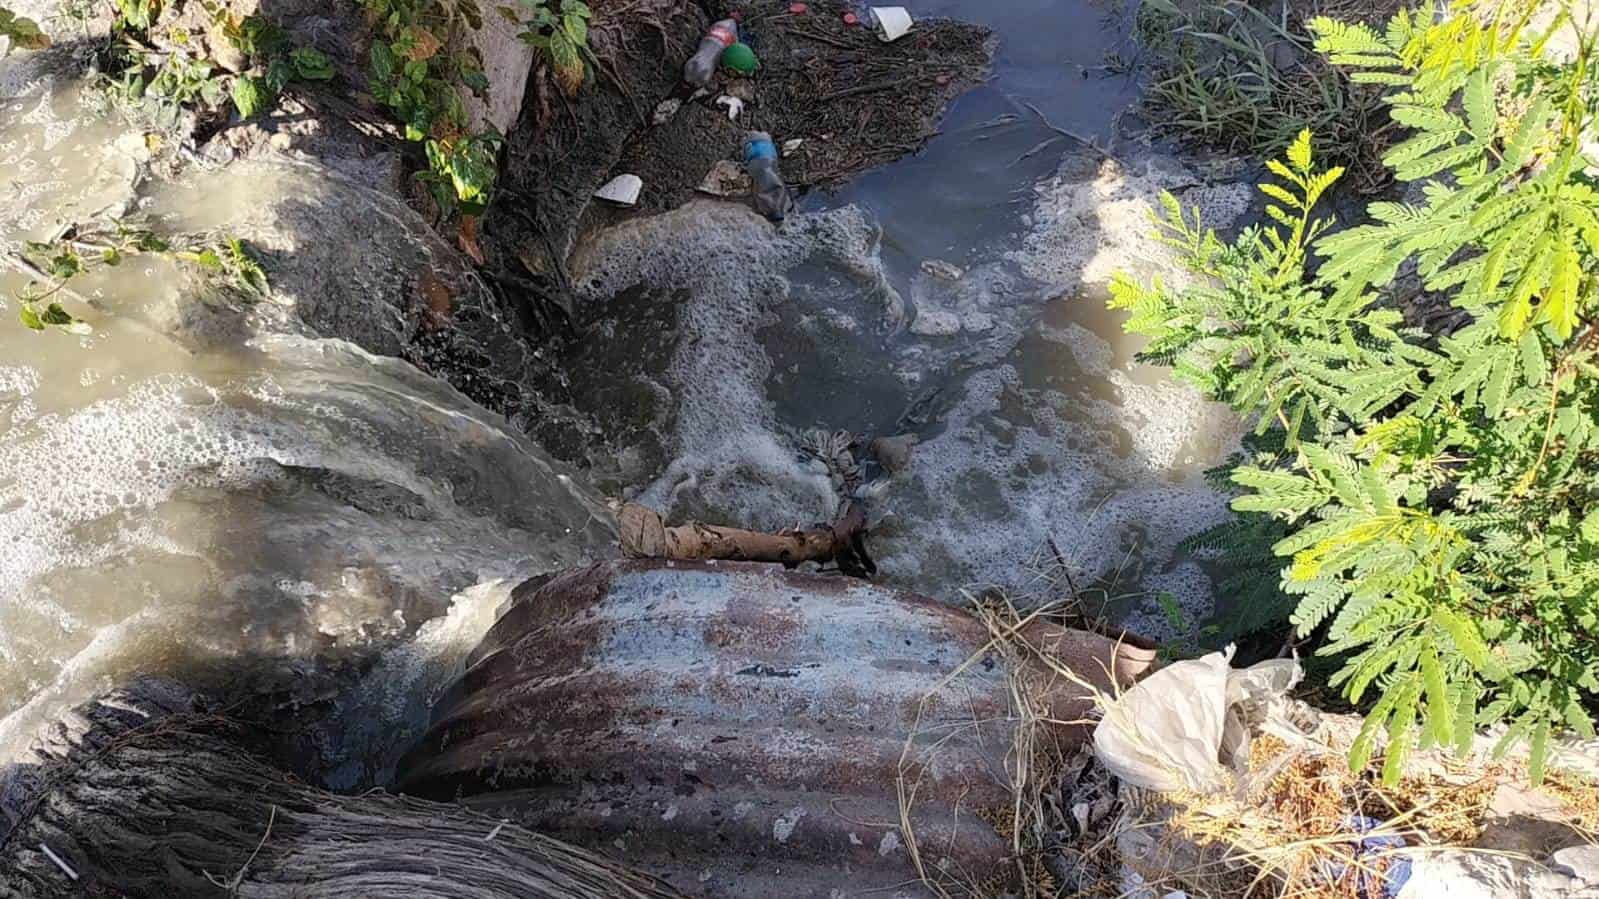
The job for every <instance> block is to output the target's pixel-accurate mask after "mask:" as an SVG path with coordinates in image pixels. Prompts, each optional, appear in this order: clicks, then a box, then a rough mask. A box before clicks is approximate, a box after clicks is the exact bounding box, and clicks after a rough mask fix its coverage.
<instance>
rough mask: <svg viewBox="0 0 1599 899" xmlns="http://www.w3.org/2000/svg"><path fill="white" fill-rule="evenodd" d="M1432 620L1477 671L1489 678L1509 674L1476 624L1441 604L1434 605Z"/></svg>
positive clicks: (1493, 678)
mask: <svg viewBox="0 0 1599 899" xmlns="http://www.w3.org/2000/svg"><path fill="white" fill-rule="evenodd" d="M1432 622H1433V624H1435V625H1437V627H1438V629H1439V630H1441V631H1443V632H1444V633H1445V634H1447V635H1448V636H1449V639H1450V640H1451V641H1452V642H1453V643H1454V646H1455V649H1456V651H1458V652H1459V653H1460V654H1461V655H1462V656H1464V657H1465V659H1466V661H1468V662H1470V663H1471V666H1472V667H1473V668H1475V669H1477V671H1478V672H1479V673H1481V674H1482V675H1484V676H1485V677H1487V678H1488V679H1490V680H1496V681H1497V680H1503V679H1505V678H1506V677H1508V676H1509V674H1510V673H1509V672H1508V671H1506V670H1505V667H1504V665H1502V664H1500V662H1499V660H1498V659H1496V658H1494V657H1493V654H1492V653H1491V652H1489V650H1488V644H1486V643H1484V642H1483V640H1482V635H1481V634H1479V633H1478V631H1477V626H1476V625H1475V624H1473V623H1472V622H1470V621H1467V620H1466V619H1464V618H1461V617H1460V616H1458V615H1456V614H1455V613H1454V612H1452V611H1450V610H1449V609H1447V608H1445V607H1443V606H1434V607H1433V610H1432Z"/></svg>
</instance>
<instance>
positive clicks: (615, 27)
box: [484, 0, 994, 305]
mask: <svg viewBox="0 0 1599 899" xmlns="http://www.w3.org/2000/svg"><path fill="white" fill-rule="evenodd" d="M709 6H710V7H711V8H709V9H702V8H701V6H699V5H696V4H692V3H686V2H681V0H656V2H643V3H632V4H626V5H622V6H619V7H612V8H610V9H607V8H605V7H603V6H601V7H598V8H596V11H595V20H594V22H595V24H594V26H593V29H592V31H591V33H590V43H591V45H592V48H593V50H594V56H595V59H596V60H597V61H598V63H599V64H598V65H597V66H595V67H594V73H593V74H594V77H593V78H592V80H591V81H590V82H589V83H587V84H585V85H584V87H583V89H582V91H580V92H579V94H578V96H577V97H575V98H573V99H571V100H567V99H565V98H563V97H562V96H561V95H560V93H559V91H557V90H556V89H555V88H554V86H553V84H552V83H551V81H550V79H549V78H547V77H545V75H544V74H543V73H542V72H537V73H536V74H535V77H534V78H533V79H532V80H531V81H530V83H529V87H528V91H527V93H526V96H525V98H524V101H523V105H522V114H521V116H520V118H519V120H518V121H517V123H516V127H515V128H514V129H513V130H512V131H511V132H510V133H509V135H508V140H507V150H506V157H505V161H504V166H503V171H502V176H501V185H500V190H499V194H498V198H497V199H496V201H495V203H494V205H493V207H492V208H491V209H490V211H489V213H488V215H487V217H486V219H485V222H484V233H485V249H486V250H487V251H488V252H489V256H490V267H491V268H492V269H495V270H496V271H498V272H500V273H501V276H502V280H503V279H509V280H510V281H511V283H517V282H518V281H520V280H522V279H526V280H527V284H526V285H524V286H528V287H532V288H533V289H535V290H537V291H538V292H539V294H540V295H541V296H542V298H544V299H554V300H556V301H557V302H559V303H561V304H562V305H565V302H566V300H565V294H566V290H565V288H566V287H567V283H566V280H565V278H566V274H565V260H566V258H567V256H568V255H569V254H570V253H571V251H572V249H573V247H574V246H575V245H576V244H577V242H578V241H579V240H581V239H582V236H583V235H585V234H588V233H592V232H593V231H595V230H597V229H600V228H603V227H605V226H606V225H609V224H613V223H615V222H616V221H618V220H620V219H622V218H625V217H628V216H635V215H644V214H650V213H654V212H661V211H664V210H667V209H672V208H675V207H677V206H679V205H681V204H683V203H684V202H686V201H687V200H688V199H690V198H691V197H692V196H693V195H694V192H695V188H696V187H697V186H698V185H699V184H700V183H701V181H702V180H703V179H704V178H705V176H706V174H707V173H709V172H710V170H711V169H712V167H713V166H715V165H716V164H717V162H718V161H721V160H730V161H733V160H737V159H739V155H738V154H739V150H740V146H741V139H742V135H743V134H744V132H745V131H746V130H761V131H766V132H769V133H770V134H771V135H772V136H773V138H774V140H775V141H776V142H777V143H778V144H779V145H780V146H785V145H786V146H787V147H789V148H791V149H788V150H786V151H785V153H784V155H783V159H782V162H781V165H782V172H783V175H784V179H785V181H787V182H788V183H789V185H790V186H791V187H795V188H800V189H804V188H810V187H821V188H828V187H834V186H837V185H839V184H841V183H842V182H844V181H845V180H847V179H848V178H850V177H851V176H853V175H856V174H858V173H860V172H863V171H865V170H867V169H870V168H873V167H876V166H880V165H883V164H885V163H888V162H891V161H893V160H894V159H897V158H899V157H901V156H904V155H906V154H908V153H913V152H915V151H916V150H918V149H920V148H921V146H922V145H923V144H924V143H925V142H926V140H927V139H928V138H929V137H931V136H932V135H933V134H934V133H936V130H937V126H938V120H939V118H940V116H941V115H942V114H943V111H944V108H945V106H946V105H947V104H948V103H949V101H950V100H952V99H953V98H954V97H955V96H956V95H958V94H959V93H960V92H962V91H964V90H966V89H967V88H969V87H970V86H972V85H973V84H974V83H976V82H977V81H978V80H980V79H981V78H982V77H983V76H984V75H985V74H986V72H987V70H988V66H989V61H990V58H991V56H992V51H993V43H994V42H993V37H992V35H991V34H990V33H989V32H988V31H987V30H986V29H984V28H980V27H977V26H974V25H968V24H965V23H960V22H953V21H928V22H922V23H919V24H918V25H917V26H916V28H915V30H913V31H912V32H911V33H910V34H909V35H907V36H905V37H903V38H901V39H900V40H898V41H895V42H893V43H884V42H882V41H880V40H879V39H878V38H877V37H876V36H875V34H874V33H873V32H872V31H871V29H870V28H868V27H866V26H864V25H849V24H846V23H845V21H844V19H843V14H844V12H845V11H846V9H847V7H845V6H843V5H842V4H835V3H812V4H809V5H808V7H807V8H806V11H805V12H804V13H793V12H790V11H789V10H790V5H789V4H788V3H786V2H780V0H755V2H749V3H742V4H736V5H729V6H726V7H721V6H717V5H715V4H709ZM734 14H737V15H738V16H739V17H740V18H741V19H742V24H741V26H740V36H741V38H742V40H743V41H745V42H746V43H748V44H749V45H750V46H751V47H752V48H753V49H754V50H755V52H756V54H757V56H758V58H759V61H760V68H759V70H758V71H757V72H756V73H755V75H754V76H752V77H748V78H745V77H729V76H728V75H727V74H726V73H724V74H723V75H721V76H719V77H718V80H717V81H714V82H713V83H712V84H711V89H710V91H709V93H708V94H706V95H704V96H698V97H690V94H689V90H688V88H687V87H686V86H685V85H683V83H682V66H683V62H684V61H685V60H686V59H688V58H689V57H690V56H691V55H693V53H694V51H695V49H696V47H697V45H698V42H699V39H700V36H701V35H703V34H704V32H705V31H706V29H707V28H708V27H709V26H710V24H711V22H712V21H714V20H715V19H716V18H720V17H722V16H727V15H734ZM721 96H728V97H733V98H737V99H738V100H740V101H741V102H742V104H743V110H742V112H741V113H740V114H739V116H738V118H737V120H736V121H735V120H732V119H731V118H730V116H729V114H728V107H727V106H726V105H718V104H717V102H716V100H717V98H718V97H721ZM678 104H681V105H678ZM795 141H798V144H797V145H796V144H795V143H794V142H795ZM622 173H630V174H634V175H638V176H639V177H640V178H641V179H642V180H643V181H644V191H643V193H642V195H641V196H640V198H639V203H638V206H637V207H636V208H634V209H630V210H623V209H618V208H615V207H609V206H606V205H604V204H602V203H599V202H596V201H594V200H593V193H594V191H595V189H596V188H598V187H600V186H601V185H603V184H604V183H605V182H606V181H608V180H610V179H611V178H612V177H614V176H616V175H618V174H622Z"/></svg>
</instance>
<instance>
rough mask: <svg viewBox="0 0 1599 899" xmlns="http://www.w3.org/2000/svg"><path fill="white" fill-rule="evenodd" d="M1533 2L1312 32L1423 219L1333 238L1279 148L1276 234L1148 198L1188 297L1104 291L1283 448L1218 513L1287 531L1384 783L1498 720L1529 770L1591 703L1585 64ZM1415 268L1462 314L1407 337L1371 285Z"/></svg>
mask: <svg viewBox="0 0 1599 899" xmlns="http://www.w3.org/2000/svg"><path fill="white" fill-rule="evenodd" d="M1534 8H1535V4H1531V3H1527V2H1523V0H1510V2H1506V3H1503V4H1500V5H1498V6H1496V7H1485V6H1483V5H1480V4H1477V5H1473V4H1463V3H1462V4H1457V5H1456V6H1455V7H1454V8H1453V9H1452V11H1451V14H1450V15H1448V16H1445V17H1444V18H1442V19H1441V20H1438V21H1434V20H1433V19H1432V18H1430V16H1428V15H1424V14H1422V13H1419V12H1409V13H1401V14H1399V15H1398V16H1396V17H1395V18H1394V19H1393V20H1392V21H1391V22H1390V23H1389V25H1388V27H1387V29H1386V30H1385V31H1384V33H1382V34H1379V33H1377V32H1376V31H1374V30H1372V29H1370V28H1367V27H1365V26H1361V25H1347V24H1343V23H1340V22H1335V21H1331V20H1327V19H1318V20H1316V21H1315V22H1313V23H1312V29H1313V31H1314V32H1315V34H1316V35H1317V38H1318V48H1319V49H1320V50H1321V51H1322V52H1324V53H1326V54H1327V55H1328V56H1329V57H1330V58H1331V59H1332V60H1333V62H1335V63H1337V64H1339V65H1342V66H1347V67H1350V68H1351V69H1353V70H1354V71H1353V73H1352V76H1351V77H1353V78H1355V79H1357V80H1363V81H1367V82H1371V83H1377V84H1383V85H1387V86H1389V89H1390V95H1389V97H1388V99H1389V102H1390V103H1391V106H1392V116H1393V119H1394V121H1395V122H1396V123H1397V124H1398V125H1400V126H1402V127H1404V128H1406V129H1408V130H1409V136H1408V137H1407V138H1406V139H1405V140H1403V141H1402V142H1401V143H1399V144H1397V145H1396V146H1395V147H1394V148H1393V149H1392V150H1391V151H1390V152H1389V154H1388V156H1387V158H1386V159H1385V164H1386V165H1388V166H1389V167H1390V168H1391V169H1392V170H1393V171H1394V174H1395V176H1396V177H1397V178H1398V179H1399V180H1401V181H1419V182H1421V184H1420V192H1419V194H1420V196H1421V197H1422V198H1423V200H1422V202H1420V203H1417V204H1414V205H1407V204H1401V203H1394V202H1383V203H1374V204H1372V205H1371V206H1370V207H1369V208H1368V210H1367V213H1368V218H1369V221H1368V222H1366V223H1364V224H1360V225H1357V226H1355V227H1352V228H1347V229H1344V230H1341V231H1337V232H1332V231H1330V230H1329V228H1328V226H1327V225H1326V224H1325V223H1324V222H1323V221H1321V220H1319V219H1316V218H1315V217H1314V216H1313V214H1312V212H1311V209H1312V207H1313V206H1314V204H1315V201H1316V199H1317V198H1318V197H1319V196H1320V194H1321V193H1322V192H1323V191H1324V190H1325V189H1326V188H1327V186H1328V185H1330V184H1331V183H1332V182H1333V180H1334V179H1335V178H1336V177H1337V172H1336V170H1334V171H1331V172H1325V173H1323V172H1318V171H1317V170H1316V168H1315V166H1314V165H1313V160H1312V159H1311V156H1310V150H1309V136H1308V135H1301V138H1300V140H1298V141H1296V142H1295V143H1294V145H1293V146H1291V147H1290V148H1289V150H1288V154H1287V160H1286V162H1278V163H1274V164H1273V165H1272V171H1273V172H1274V173H1275V174H1276V175H1277V176H1278V177H1279V178H1280V179H1281V180H1282V182H1283V183H1280V184H1268V185H1263V186H1262V188H1261V189H1262V191H1263V192H1265V193H1266V195H1267V196H1268V197H1270V198H1271V199H1272V200H1273V201H1274V203H1273V205H1272V206H1271V207H1270V208H1269V209H1268V213H1269V214H1270V215H1271V217H1272V219H1273V220H1274V221H1275V222H1276V226H1275V227H1267V228H1256V229H1253V230H1251V231H1248V232H1246V233H1245V234H1244V235H1243V236H1242V237H1241V238H1240V239H1239V240H1238V241H1236V242H1235V243H1233V244H1231V245H1223V244H1221V243H1220V242H1219V241H1217V239H1216V238H1215V237H1214V235H1213V234H1211V233H1209V232H1207V231H1204V230H1203V229H1202V227H1201V226H1200V223H1199V222H1197V221H1191V220H1190V219H1189V218H1188V217H1185V215H1184V213H1183V211H1182V210H1180V209H1178V208H1176V204H1175V202H1174V201H1168V202H1167V205H1166V217H1165V219H1164V220H1163V221H1162V222H1161V223H1160V226H1159V231H1158V234H1157V236H1158V237H1159V238H1160V239H1162V240H1164V241H1166V242H1168V243H1171V244H1173V245H1176V246H1179V247H1181V248H1182V249H1183V251H1184V253H1185V255H1186V257H1187V259H1188V262H1189V264H1190V265H1191V266H1192V267H1193V268H1194V269H1195V270H1197V271H1199V272H1201V273H1203V274H1205V275H1206V276H1208V279H1207V280H1208V283H1206V284H1205V285H1203V286H1200V287H1196V288H1191V289H1187V290H1182V291H1172V290H1169V289H1167V288H1165V287H1164V286H1162V285H1160V284H1155V285H1151V286H1144V285H1139V284H1136V283H1134V282H1132V281H1130V280H1118V282H1117V283H1116V285H1115V288H1114V293H1113V299H1112V305H1113V306H1114V307H1116V308H1120V309H1125V310H1128V311H1129V312H1131V313H1132V317H1131V319H1130V320H1129V321H1128V323H1127V327H1128V329H1129V330H1132V331H1135V332H1138V333H1142V334H1146V335H1148V336H1149V337H1150V338H1151V344H1150V351H1151V352H1152V353H1154V354H1158V355H1159V356H1160V357H1161V358H1164V359H1167V360H1170V362H1169V364H1170V365H1171V366H1172V368H1173V371H1174V374H1175V375H1176V376H1177V377H1180V378H1182V379H1183V380H1185V381H1187V382H1189V383H1192V384H1194V385H1196V386H1198V387H1199V388H1200V389H1202V390H1204V391H1205V392H1206V393H1207V394H1209V395H1210V396H1212V397H1215V398H1217V399H1219V400H1223V401H1225V402H1228V403H1230V404H1231V405H1232V406H1233V407H1234V408H1236V409H1238V410H1240V411H1241V412H1243V413H1245V414H1246V415H1250V416H1254V417H1255V418H1256V420H1257V428H1258V429H1260V430H1261V431H1271V432H1280V433H1281V434H1282V436H1283V440H1282V446H1283V448H1284V451H1283V452H1282V453H1281V454H1279V455H1276V456H1269V457H1266V458H1256V459H1253V460H1250V461H1249V462H1248V464H1240V465H1238V466H1237V467H1235V468H1234V470H1233V471H1232V480H1233V482H1234V483H1235V484H1236V485H1237V487H1239V488H1240V489H1241V490H1242V493H1241V494H1240V495H1239V496H1238V497H1237V498H1236V499H1235V500H1234V503H1233V507H1234V509H1235V510H1237V511H1238V512H1240V513H1243V514H1244V515H1246V516H1252V515H1260V516H1269V518H1270V520H1272V521H1274V522H1276V523H1277V524H1278V526H1279V527H1281V528H1282V529H1283V530H1282V535H1281V537H1280V539H1278V540H1277V542H1276V543H1275V545H1274V547H1273V550H1274V552H1275V554H1276V555H1277V556H1279V557H1282V558H1284V559H1286V561H1287V565H1286V567H1284V568H1283V569H1282V575H1281V583H1280V588H1281V590H1282V591H1283V592H1284V593H1285V594H1288V595H1290V596H1292V597H1294V598H1295V607H1294V610H1293V612H1292V616H1291V620H1292V622H1293V625H1294V626H1295V627H1296V628H1298V629H1299V631H1300V632H1302V633H1304V634H1307V635H1308V634H1311V633H1312V632H1316V633H1319V634H1322V635H1323V639H1324V643H1323V645H1322V646H1321V647H1320V649H1319V651H1320V652H1321V653H1324V654H1328V655H1345V656H1346V657H1347V660H1348V661H1347V663H1346V664H1345V665H1344V667H1343V669H1342V670H1341V671H1339V672H1338V674H1337V675H1336V676H1335V677H1334V678H1333V684H1334V685H1335V686H1337V687H1339V688H1340V689H1342V690H1343V692H1344V694H1345V695H1346V696H1347V697H1348V698H1349V699H1350V700H1351V701H1352V702H1356V703H1369V708H1370V711H1369V712H1368V714H1367V719H1366V723H1365V726H1364V728H1363V730H1362V732H1361V734H1360V737H1359V738H1358V739H1357V740H1356V742H1355V745H1354V748H1353V751H1352V752H1351V758H1350V761H1351V763H1352V764H1353V765H1355V766H1356V767H1362V766H1364V765H1366V764H1367V763H1368V762H1369V761H1370V759H1371V756H1372V754H1373V750H1374V747H1375V746H1376V745H1377V737H1378V735H1379V734H1380V733H1381V732H1382V731H1384V730H1386V732H1387V734H1388V737H1389V741H1388V749H1387V751H1386V756H1385V758H1384V759H1383V774H1384V776H1385V777H1387V778H1390V779H1392V778H1395V777H1397V776H1398V774H1399V772H1400V769H1401V767H1402V765H1403V763H1404V757H1405V754H1406V752H1407V751H1409V750H1410V749H1411V748H1413V747H1415V746H1417V745H1424V746H1425V745H1456V746H1459V745H1463V744H1466V743H1468V742H1469V741H1470V739H1471V738H1472V736H1473V735H1474V733H1475V732H1476V731H1477V729H1478V728H1480V727H1483V726H1487V725H1492V724H1504V725H1506V731H1505V736H1504V739H1503V740H1501V744H1500V749H1501V750H1502V751H1504V750H1508V749H1510V748H1511V747H1513V746H1516V745H1518V744H1523V743H1525V744H1526V745H1527V746H1528V747H1529V748H1530V753H1529V758H1530V761H1529V773H1530V774H1531V776H1532V777H1533V779H1535V780H1536V779H1538V778H1540V777H1541V776H1542V773H1543V766H1544V761H1545V757H1546V754H1547V748H1548V745H1549V741H1550V739H1551V737H1552V736H1553V735H1555V734H1558V733H1560V732H1562V731H1567V730H1569V731H1572V732H1575V733H1577V734H1580V735H1582V736H1592V735H1593V732H1594V725H1593V715H1594V713H1595V710H1596V708H1599V701H1596V697H1599V364H1596V363H1599V326H1596V323H1595V319H1594V315H1595V312H1596V310H1595V308H1594V305H1595V301H1596V296H1595V293H1596V289H1595V272H1596V271H1599V193H1596V190H1595V188H1596V186H1599V184H1596V179H1595V177H1594V175H1593V174H1591V171H1592V170H1593V169H1594V168H1595V166H1596V164H1599V161H1596V160H1593V159H1588V158H1585V157H1584V156H1583V151H1582V143H1583V141H1582V136H1583V135H1584V134H1591V133H1593V131H1592V129H1593V127H1594V124H1595V118H1596V115H1595V114H1596V108H1599V54H1596V52H1595V42H1596V38H1595V29H1593V28H1578V27H1576V26H1575V25H1573V23H1572V21H1571V17H1570V15H1569V12H1568V13H1564V14H1562V15H1561V16H1560V17H1558V18H1557V19H1556V20H1555V23H1554V25H1553V28H1555V29H1559V28H1571V29H1573V33H1574V35H1575V38H1576V39H1575V42H1574V47H1575V48H1574V50H1572V51H1571V52H1569V53H1567V54H1566V55H1565V56H1564V57H1563V58H1555V57H1554V56H1553V55H1551V54H1550V53H1549V51H1548V48H1549V46H1550V41H1549V37H1550V35H1549V33H1548V32H1547V31H1545V32H1544V33H1534V32H1533V31H1532V30H1531V29H1530V27H1529V25H1528V23H1529V22H1530V21H1531V12H1532V10H1533V9H1534ZM1307 254H1314V256H1316V257H1317V258H1319V260H1320V264H1319V266H1317V267H1316V270H1315V272H1314V273H1313V274H1312V273H1311V272H1310V271H1309V266H1307V265H1306V256H1307ZM1410 262H1413V263H1414V265H1415V267H1416V271H1417V272H1418V273H1419V274H1420V276H1421V278H1422V279H1423V282H1424V284H1425V285H1426V287H1427V288H1428V289H1429V290H1431V291H1434V292H1435V293H1437V294H1440V295H1443V296H1446V297H1448V299H1449V301H1450V302H1451V303H1453V304H1454V305H1456V306H1458V307H1460V308H1462V309H1464V310H1466V311H1467V312H1468V313H1469V314H1470V317H1471V320H1472V323H1471V324H1469V325H1468V326H1466V327H1465V328H1463V329H1461V330H1460V331H1458V332H1456V333H1454V334H1452V335H1450V336H1447V337H1441V338H1438V339H1436V340H1433V339H1431V338H1430V337H1429V336H1428V335H1424V334H1420V333H1417V332H1414V331H1410V330H1407V329H1405V328H1404V327H1402V326H1401V325H1400V324H1399V316H1398V314H1397V313H1395V312H1393V311H1392V310H1390V309H1388V308H1385V307H1384V306H1383V305H1382V303H1381V302H1380V301H1379V288H1381V287H1383V286H1384V285H1386V284H1388V283H1389V282H1390V281H1392V280H1393V279H1394V278H1395V277H1396V275H1397V274H1398V272H1399V271H1400V270H1401V267H1402V266H1405V265H1406V263H1410ZM1221 601H1222V602H1224V603H1225V602H1226V601H1227V598H1226V597H1223V598H1222V600H1221Z"/></svg>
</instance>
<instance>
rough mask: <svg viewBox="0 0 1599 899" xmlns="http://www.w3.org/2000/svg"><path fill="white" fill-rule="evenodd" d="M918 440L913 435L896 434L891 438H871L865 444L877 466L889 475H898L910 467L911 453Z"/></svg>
mask: <svg viewBox="0 0 1599 899" xmlns="http://www.w3.org/2000/svg"><path fill="white" fill-rule="evenodd" d="M918 439H919V438H918V437H917V436H916V435H915V434H898V435H895V436H893V437H873V438H872V439H871V442H869V443H867V444H866V451H867V452H868V453H871V454H872V458H874V459H876V460H877V464H879V465H881V466H883V470H884V471H886V472H888V473H889V474H898V473H900V472H902V471H904V470H905V469H907V468H909V467H910V464H911V453H912V451H913V450H915V448H916V442H917V440H918Z"/></svg>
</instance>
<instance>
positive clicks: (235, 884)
mask: <svg viewBox="0 0 1599 899" xmlns="http://www.w3.org/2000/svg"><path fill="white" fill-rule="evenodd" d="M277 820H278V807H277V806H275V805H274V806H272V811H271V813H270V814H269V815H267V826H266V833H264V834H261V842H259V843H256V844H255V851H254V852H251V853H250V857H249V858H247V859H245V860H244V864H243V865H241V866H239V873H237V874H235V875H233V880H232V882H231V883H230V884H229V886H228V892H230V893H237V892H238V891H239V884H241V883H244V871H245V869H246V868H248V867H250V863H251V862H253V861H255V857H256V855H258V854H259V853H260V852H261V847H262V846H265V845H266V841H267V838H268V837H270V836H272V824H273V822H275V821H277Z"/></svg>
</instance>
